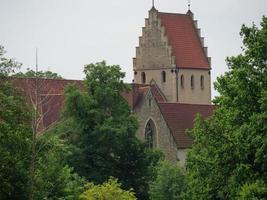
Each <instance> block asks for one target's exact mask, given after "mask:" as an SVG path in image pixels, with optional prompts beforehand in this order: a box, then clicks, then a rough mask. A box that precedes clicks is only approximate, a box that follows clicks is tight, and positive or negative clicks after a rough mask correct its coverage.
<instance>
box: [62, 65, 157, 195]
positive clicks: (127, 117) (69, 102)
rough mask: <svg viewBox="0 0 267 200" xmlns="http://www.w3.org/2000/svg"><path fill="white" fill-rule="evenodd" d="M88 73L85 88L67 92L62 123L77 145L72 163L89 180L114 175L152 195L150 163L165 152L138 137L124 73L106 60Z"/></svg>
mask: <svg viewBox="0 0 267 200" xmlns="http://www.w3.org/2000/svg"><path fill="white" fill-rule="evenodd" d="M85 74H86V80H85V85H86V86H85V90H84V91H80V90H79V89H77V88H75V87H73V86H71V87H69V88H68V89H67V90H66V101H65V110H64V113H63V116H64V118H65V120H66V123H65V125H63V127H64V128H65V130H66V133H67V134H65V139H67V141H68V143H69V145H70V146H71V148H72V150H70V152H71V155H70V156H69V163H70V165H71V166H73V167H74V169H75V171H76V172H77V173H78V174H79V175H80V176H83V177H85V178H86V179H87V180H88V181H89V182H94V183H96V184H101V183H103V182H104V181H106V180H108V178H109V177H111V176H112V177H115V178H118V179H119V181H120V182H121V183H122V186H123V188H124V189H130V188H133V189H134V192H135V193H136V195H137V197H138V198H141V199H147V198H148V193H147V191H148V180H149V179H150V178H151V176H152V173H151V171H150V166H153V165H155V163H157V161H158V160H159V159H160V157H161V156H160V155H159V153H155V152H152V151H150V150H147V149H146V147H145V144H143V143H141V142H140V141H139V140H138V139H137V138H136V136H135V132H136V130H137V128H138V124H137V120H136V118H135V116H134V115H133V114H132V112H131V110H130V108H129V106H128V104H127V102H126V101H125V100H124V99H123V97H122V96H121V95H120V94H121V93H122V92H126V91H128V90H129V88H128V86H127V85H126V84H124V83H123V81H122V78H123V77H124V73H122V72H121V71H120V67H119V66H107V65H106V63H105V62H101V63H96V64H90V65H87V66H86V67H85ZM60 132H65V131H64V130H60Z"/></svg>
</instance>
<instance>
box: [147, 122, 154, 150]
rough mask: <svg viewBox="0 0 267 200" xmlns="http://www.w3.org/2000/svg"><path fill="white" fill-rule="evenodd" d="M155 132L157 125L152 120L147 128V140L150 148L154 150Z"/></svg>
mask: <svg viewBox="0 0 267 200" xmlns="http://www.w3.org/2000/svg"><path fill="white" fill-rule="evenodd" d="M154 130H155V125H154V123H153V121H152V120H149V122H148V123H147V124H146V128H145V140H146V143H147V147H148V148H153V139H154V135H155V133H154Z"/></svg>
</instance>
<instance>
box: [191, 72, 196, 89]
mask: <svg viewBox="0 0 267 200" xmlns="http://www.w3.org/2000/svg"><path fill="white" fill-rule="evenodd" d="M194 86H195V80H194V76H193V75H192V76H191V89H194Z"/></svg>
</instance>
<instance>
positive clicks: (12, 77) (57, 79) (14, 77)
mask: <svg viewBox="0 0 267 200" xmlns="http://www.w3.org/2000/svg"><path fill="white" fill-rule="evenodd" d="M7 78H8V79H36V77H16V76H9V77H7ZM37 79H41V80H53V81H84V80H78V79H65V78H63V79H60V78H44V77H37Z"/></svg>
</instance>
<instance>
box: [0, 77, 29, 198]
mask: <svg viewBox="0 0 267 200" xmlns="http://www.w3.org/2000/svg"><path fill="white" fill-rule="evenodd" d="M30 119H31V118H30V112H29V110H28V109H27V105H25V99H23V98H22V96H20V95H19V93H18V91H17V90H15V89H14V88H13V87H12V86H11V85H10V84H8V83H7V82H5V81H1V82H0V163H1V164H0V180H1V181H0V197H1V199H3V200H4V199H14V200H16V199H26V195H27V193H25V191H26V190H27V184H26V183H27V182H28V169H29V158H30V144H31V140H30V138H31V128H30V126H29V124H30Z"/></svg>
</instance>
